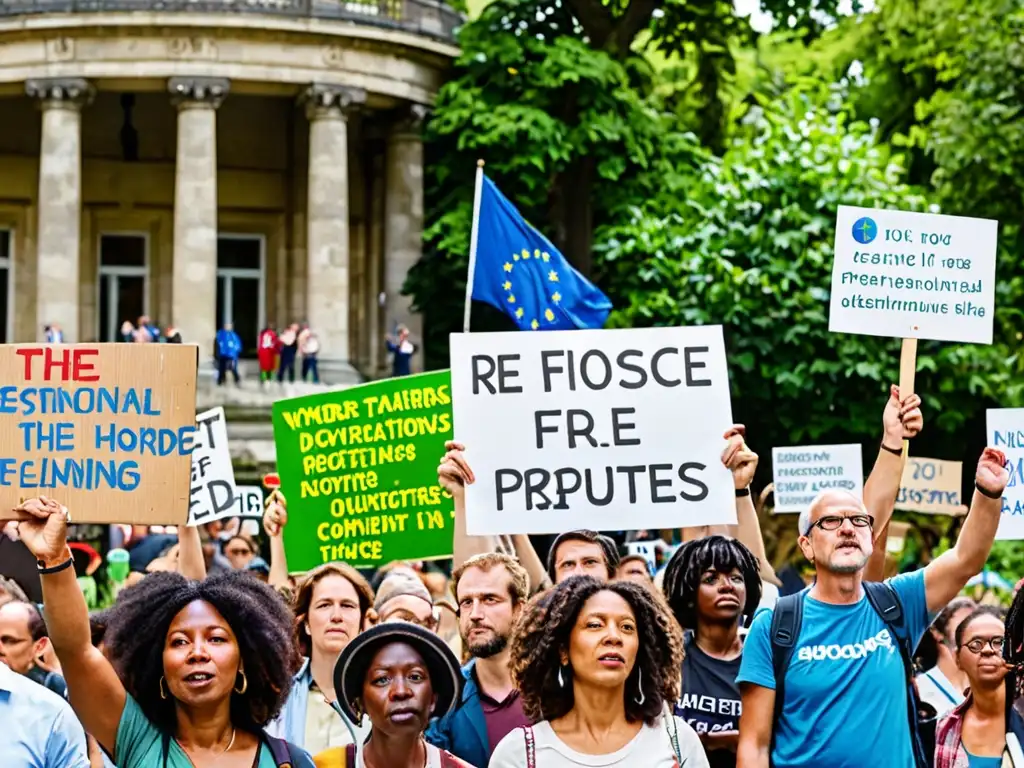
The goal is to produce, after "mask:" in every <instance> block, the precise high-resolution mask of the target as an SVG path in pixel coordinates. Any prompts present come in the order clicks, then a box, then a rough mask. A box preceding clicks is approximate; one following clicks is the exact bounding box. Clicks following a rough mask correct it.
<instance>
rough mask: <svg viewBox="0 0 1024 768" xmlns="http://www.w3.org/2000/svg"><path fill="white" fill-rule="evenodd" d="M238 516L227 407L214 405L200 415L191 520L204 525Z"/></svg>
mask: <svg viewBox="0 0 1024 768" xmlns="http://www.w3.org/2000/svg"><path fill="white" fill-rule="evenodd" d="M234 516H235V470H234V468H233V467H232V465H231V451H230V450H229V449H228V425H227V421H226V419H225V417H224V409H223V408H213V409H211V410H209V411H206V412H205V413H201V414H199V415H198V416H196V444H195V450H193V452H192V489H191V498H190V500H189V505H188V524H189V525H203V524H205V523H212V522H213V521H214V520H221V519H223V518H225V517H234Z"/></svg>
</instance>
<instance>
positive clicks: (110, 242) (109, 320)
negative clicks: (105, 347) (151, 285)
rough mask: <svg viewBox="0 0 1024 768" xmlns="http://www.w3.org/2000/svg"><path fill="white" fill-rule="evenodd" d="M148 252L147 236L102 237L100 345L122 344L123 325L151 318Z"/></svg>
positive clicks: (120, 234) (104, 235)
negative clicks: (146, 316)
mask: <svg viewBox="0 0 1024 768" xmlns="http://www.w3.org/2000/svg"><path fill="white" fill-rule="evenodd" d="M148 251H149V238H148V237H147V236H146V235H144V234H131V233H118V234H102V235H100V267H99V289H100V296H99V325H100V328H99V331H100V332H99V339H100V341H123V340H124V339H123V338H122V335H121V327H122V325H124V323H126V322H127V323H131V324H132V325H133V326H135V325H136V324H137V323H138V321H139V318H140V317H142V316H143V315H146V314H148V312H147V306H148V304H149V302H148V295H147V294H148V290H147V288H148V282H149V267H148V266H147V264H148V261H149V259H148Z"/></svg>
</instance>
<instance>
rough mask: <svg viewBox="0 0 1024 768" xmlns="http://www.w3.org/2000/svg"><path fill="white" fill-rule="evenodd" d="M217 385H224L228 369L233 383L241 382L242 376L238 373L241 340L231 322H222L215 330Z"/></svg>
mask: <svg viewBox="0 0 1024 768" xmlns="http://www.w3.org/2000/svg"><path fill="white" fill-rule="evenodd" d="M215 343H216V346H217V386H218V387H222V386H224V382H225V381H226V380H227V374H228V371H230V372H231V374H232V375H233V376H234V377H235V384H241V383H242V378H241V377H240V376H239V375H238V356H239V355H241V354H242V340H241V339H240V338H239V337H238V334H237V333H235V327H234V325H232V324H231V323H224V327H223V328H221V329H220V330H219V331H217V339H216V342H215Z"/></svg>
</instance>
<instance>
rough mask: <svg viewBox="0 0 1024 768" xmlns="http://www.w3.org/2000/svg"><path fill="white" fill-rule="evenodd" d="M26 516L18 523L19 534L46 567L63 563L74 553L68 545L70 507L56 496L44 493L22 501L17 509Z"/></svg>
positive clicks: (16, 510)
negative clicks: (58, 500)
mask: <svg viewBox="0 0 1024 768" xmlns="http://www.w3.org/2000/svg"><path fill="white" fill-rule="evenodd" d="M14 511H15V512H20V513H23V515H24V516H25V519H23V520H22V521H21V522H20V523H18V535H19V536H20V537H21V540H22V542H23V543H24V544H25V546H26V547H28V551H29V552H31V553H32V554H33V555H35V558H36V560H39V561H40V562H42V563H43V565H44V566H45V567H50V566H54V565H59V564H60V563H62V562H64V561H65V560H67V558H68V557H69V556H70V550H69V549H68V541H67V539H68V510H67V508H66V507H63V506H61V505H60V504H58V503H57V502H56V501H54V500H53V499H48V498H46V497H45V496H40V497H39V498H37V499H29V500H27V501H24V502H22V503H21V504H19V505H18V506H17V507H15V509H14Z"/></svg>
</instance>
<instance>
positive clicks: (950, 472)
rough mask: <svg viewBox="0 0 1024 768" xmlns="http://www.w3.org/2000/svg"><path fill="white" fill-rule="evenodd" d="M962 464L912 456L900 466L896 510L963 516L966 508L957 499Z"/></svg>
mask: <svg viewBox="0 0 1024 768" xmlns="http://www.w3.org/2000/svg"><path fill="white" fill-rule="evenodd" d="M962 480H963V465H962V464H961V463H960V462H959V461H941V460H939V459H922V458H919V457H916V456H911V457H910V458H909V459H907V466H906V467H905V468H904V469H903V480H902V482H901V483H900V492H899V495H897V497H896V509H902V510H905V511H907V512H927V513H930V514H937V515H962V514H964V513H965V512H966V511H967V509H966V508H965V507H964V506H963V505H962V503H961V501H960V484H961V482H962Z"/></svg>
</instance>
